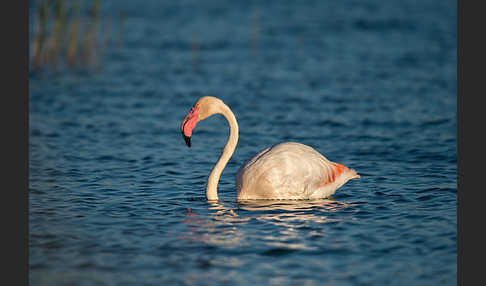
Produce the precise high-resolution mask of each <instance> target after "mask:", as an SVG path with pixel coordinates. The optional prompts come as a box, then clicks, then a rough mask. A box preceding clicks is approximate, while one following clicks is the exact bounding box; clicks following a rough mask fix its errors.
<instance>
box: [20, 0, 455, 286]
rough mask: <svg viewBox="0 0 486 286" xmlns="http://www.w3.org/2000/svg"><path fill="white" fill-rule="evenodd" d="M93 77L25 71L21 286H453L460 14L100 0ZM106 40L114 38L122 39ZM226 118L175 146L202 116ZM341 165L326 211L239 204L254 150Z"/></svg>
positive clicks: (338, 4)
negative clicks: (239, 175) (102, 29)
mask: <svg viewBox="0 0 486 286" xmlns="http://www.w3.org/2000/svg"><path fill="white" fill-rule="evenodd" d="M102 3H103V9H104V10H103V11H111V10H113V9H119V10H121V11H123V13H124V15H125V16H124V17H125V20H124V21H125V22H124V24H123V25H124V26H123V31H120V33H122V32H123V43H122V44H120V45H118V46H114V47H112V48H111V49H108V50H106V53H105V55H104V61H103V66H102V69H101V70H100V71H98V72H92V73H77V72H72V71H67V70H66V71H64V72H62V71H61V72H59V73H58V74H56V75H50V76H46V75H43V74H41V73H31V75H30V79H29V85H30V95H29V99H30V103H29V108H30V116H29V120H30V126H29V130H30V136H29V159H30V171H29V176H30V180H29V206H30V207H29V279H30V285H455V284H456V275H457V273H456V255H457V248H456V243H457V233H456V226H457V223H456V206H457V184H456V178H457V175H456V171H457V169H456V162H457V152H456V129H457V125H456V20H455V19H456V6H455V5H456V3H455V2H454V1H365V2H363V1H303V2H300V1H263V2H262V1H230V2H228V1H153V0H151V1H142V2H136V1H102ZM117 33H118V31H117ZM204 95H211V96H217V97H219V98H221V99H222V100H223V101H224V102H226V103H227V104H228V105H229V106H230V107H231V108H232V110H233V112H234V113H235V116H236V118H237V120H238V123H239V127H240V141H239V143H238V146H237V149H236V152H235V154H234V155H233V157H232V158H231V160H230V161H229V164H228V165H227V167H226V169H225V170H224V172H223V174H222V177H221V181H220V183H219V192H220V194H219V197H220V201H219V202H218V203H208V202H206V200H205V196H204V188H205V183H206V178H207V176H208V174H209V172H210V170H211V168H212V166H213V164H214V163H215V162H216V160H217V157H218V155H219V154H220V151H221V149H222V147H223V146H224V144H225V141H226V138H227V135H228V131H227V130H228V129H227V124H226V122H225V121H224V119H223V118H222V117H221V116H214V117H212V118H210V119H207V120H205V121H203V122H201V123H200V124H198V126H197V128H196V129H195V131H194V133H193V138H192V144H193V146H192V147H191V148H187V147H186V145H185V143H184V140H183V138H182V136H181V134H180V130H179V125H180V122H181V120H182V119H183V118H184V116H185V114H186V113H187V111H188V110H189V108H190V106H191V105H192V104H193V103H194V102H195V100H196V99H197V98H198V97H200V96H204ZM283 141H297V142H300V143H303V144H307V145H309V146H312V147H313V148H315V149H316V150H318V151H319V152H321V153H323V154H324V155H325V156H326V157H327V158H329V159H330V160H332V161H336V162H340V163H342V164H344V165H346V166H349V167H352V168H354V169H356V170H357V171H358V173H360V175H361V179H357V180H352V181H349V182H348V183H347V184H346V185H344V186H343V187H342V188H340V189H339V190H338V191H337V192H336V193H335V194H334V195H333V196H332V197H331V198H330V199H328V200H318V201H265V202H251V201H248V202H238V203H237V202H236V201H235V194H236V193H235V186H234V177H235V175H236V172H237V171H238V168H239V167H240V166H241V164H243V163H244V162H245V161H246V160H247V159H248V158H250V157H251V156H253V155H254V154H255V153H257V152H258V151H260V150H262V149H263V148H266V147H268V146H270V145H273V144H275V143H279V142H283Z"/></svg>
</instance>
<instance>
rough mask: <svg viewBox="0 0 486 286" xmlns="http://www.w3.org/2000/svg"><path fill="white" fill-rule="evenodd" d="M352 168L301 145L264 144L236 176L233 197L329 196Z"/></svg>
mask: <svg viewBox="0 0 486 286" xmlns="http://www.w3.org/2000/svg"><path fill="white" fill-rule="evenodd" d="M352 178H359V175H358V174H357V173H356V171H354V170H352V169H349V168H347V167H345V166H343V165H341V164H338V163H334V162H331V161H329V160H328V159H326V157H324V156H323V155H321V154H320V153H319V152H317V151H316V150H314V149H313V148H312V147H309V146H307V145H304V144H300V143H295V142H286V143H280V144H277V145H274V146H272V147H268V148H266V149H264V150H262V151H260V152H259V153H258V154H257V155H255V156H254V157H253V158H251V159H250V160H248V162H247V163H245V164H244V165H243V166H242V167H241V168H240V170H239V171H238V174H237V176H236V187H237V199H238V200H254V199H319V198H327V197H329V196H330V195H332V194H333V193H334V192H335V191H336V190H337V189H338V188H339V187H341V186H342V185H343V184H344V183H346V182H347V181H348V180H350V179H352Z"/></svg>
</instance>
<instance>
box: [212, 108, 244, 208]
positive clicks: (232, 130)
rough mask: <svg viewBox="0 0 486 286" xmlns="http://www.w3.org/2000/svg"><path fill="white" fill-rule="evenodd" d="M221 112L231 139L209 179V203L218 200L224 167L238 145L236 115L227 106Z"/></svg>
mask: <svg viewBox="0 0 486 286" xmlns="http://www.w3.org/2000/svg"><path fill="white" fill-rule="evenodd" d="M219 109H220V110H219V111H218V112H216V113H220V114H222V115H223V116H224V118H226V121H228V124H229V137H228V141H227V142H226V145H225V146H224V149H223V152H221V155H220V156H219V159H218V162H217V163H216V165H215V166H214V168H213V170H212V171H211V174H210V175H209V177H208V182H207V185H206V198H207V199H208V200H209V201H215V200H218V182H219V177H220V176H221V173H222V172H223V169H224V167H226V164H227V163H228V161H229V159H230V158H231V156H232V155H233V152H234V151H235V148H236V144H238V123H237V122H236V118H235V115H234V114H233V112H232V111H231V109H230V108H229V107H228V106H227V105H226V104H222V105H221V106H220V108H219Z"/></svg>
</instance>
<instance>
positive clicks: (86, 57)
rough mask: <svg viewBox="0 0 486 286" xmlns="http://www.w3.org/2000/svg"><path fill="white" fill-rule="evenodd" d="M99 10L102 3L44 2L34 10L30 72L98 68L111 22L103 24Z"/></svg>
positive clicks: (59, 0) (99, 1)
mask: <svg viewBox="0 0 486 286" xmlns="http://www.w3.org/2000/svg"><path fill="white" fill-rule="evenodd" d="M100 8H101V0H88V1H81V0H73V1H63V0H43V1H39V3H37V5H36V6H35V7H31V8H30V9H31V11H30V13H31V21H32V26H31V33H30V68H31V70H33V71H38V70H45V69H53V70H57V69H59V68H60V67H67V68H71V69H76V68H82V69H84V68H99V67H100V66H101V65H100V61H101V57H102V52H103V48H104V47H105V46H106V45H107V44H108V42H109V40H110V39H111V22H110V21H106V22H105V23H101V19H100V14H101V11H100ZM103 19H106V17H104V18H103ZM108 19H110V17H109V18H108ZM102 24H104V25H102Z"/></svg>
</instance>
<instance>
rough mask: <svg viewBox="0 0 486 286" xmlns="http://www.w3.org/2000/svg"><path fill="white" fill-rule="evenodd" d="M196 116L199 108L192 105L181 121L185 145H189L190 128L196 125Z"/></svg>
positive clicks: (197, 116)
mask: <svg viewBox="0 0 486 286" xmlns="http://www.w3.org/2000/svg"><path fill="white" fill-rule="evenodd" d="M198 118H199V109H198V108H197V107H193V108H191V110H190V111H189V113H187V115H186V117H185V118H184V120H183V121H182V124H181V133H182V136H183V137H184V140H185V141H186V144H187V147H191V135H192V130H193V129H194V128H195V127H196V124H197V120H198Z"/></svg>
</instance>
